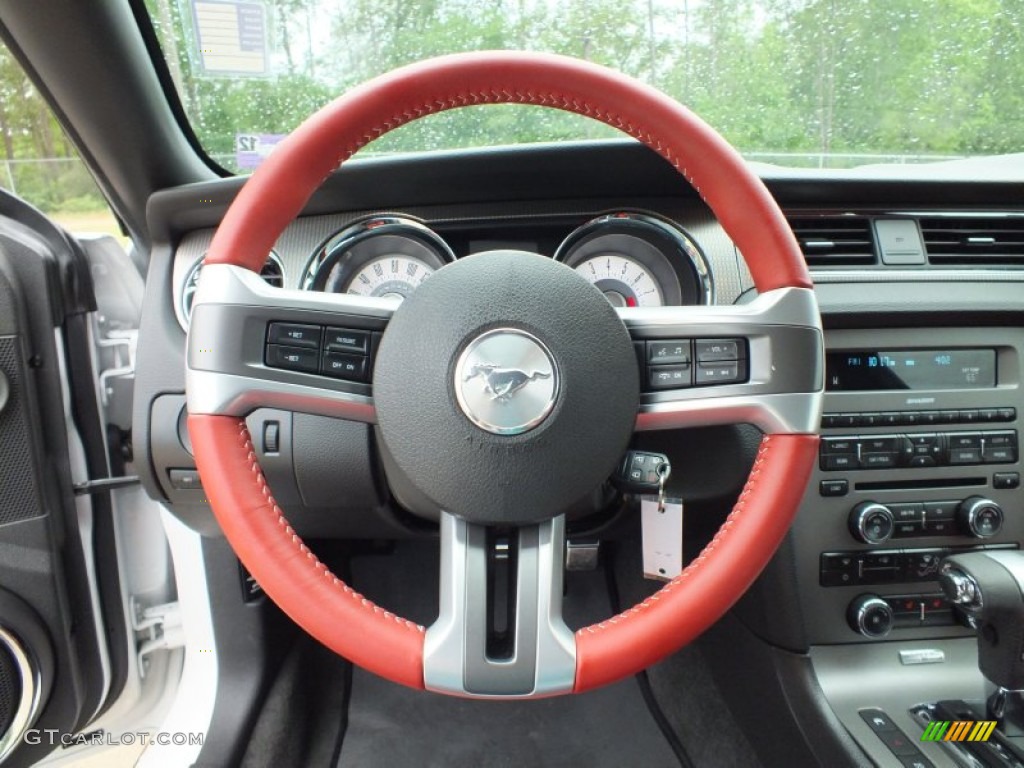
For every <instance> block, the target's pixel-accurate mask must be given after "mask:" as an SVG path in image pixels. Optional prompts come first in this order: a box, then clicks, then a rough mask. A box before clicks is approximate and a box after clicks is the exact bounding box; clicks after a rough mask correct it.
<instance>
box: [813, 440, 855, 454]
mask: <svg viewBox="0 0 1024 768" xmlns="http://www.w3.org/2000/svg"><path fill="white" fill-rule="evenodd" d="M821 452H822V453H856V452H857V439H856V438H854V437H825V438H822V440H821Z"/></svg>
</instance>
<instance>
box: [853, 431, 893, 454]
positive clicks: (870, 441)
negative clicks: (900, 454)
mask: <svg viewBox="0 0 1024 768" xmlns="http://www.w3.org/2000/svg"><path fill="white" fill-rule="evenodd" d="M902 442H903V439H902V438H901V437H899V436H897V435H878V436H877V437H876V436H875V435H872V436H871V437H862V438H861V439H860V449H861V450H862V451H864V452H865V453H896V452H897V451H899V450H900V447H901V446H900V443H902Z"/></svg>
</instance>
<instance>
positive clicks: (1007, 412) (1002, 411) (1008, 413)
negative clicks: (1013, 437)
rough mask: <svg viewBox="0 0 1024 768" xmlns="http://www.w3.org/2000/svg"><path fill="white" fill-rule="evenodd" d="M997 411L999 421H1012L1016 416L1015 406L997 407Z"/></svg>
mask: <svg viewBox="0 0 1024 768" xmlns="http://www.w3.org/2000/svg"><path fill="white" fill-rule="evenodd" d="M996 410H998V412H999V421H1013V420H1014V419H1016V418H1017V409H1016V408H997V409H996Z"/></svg>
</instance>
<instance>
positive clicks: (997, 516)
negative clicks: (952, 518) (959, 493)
mask: <svg viewBox="0 0 1024 768" xmlns="http://www.w3.org/2000/svg"><path fill="white" fill-rule="evenodd" d="M956 516H957V522H958V523H959V524H960V527H961V529H962V530H963V532H964V533H966V534H968V535H970V536H974V537H976V538H979V539H988V538H991V537H992V536H995V535H996V534H997V533H999V531H1000V530H1001V529H1002V527H1003V508H1002V507H1000V506H999V505H998V504H996V503H995V502H994V501H992V500H991V499H986V498H985V497H983V496H971V497H970V498H969V499H964V502H963V503H962V504H961V505H960V508H959V509H958V510H957V515H956Z"/></svg>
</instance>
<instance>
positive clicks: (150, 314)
mask: <svg viewBox="0 0 1024 768" xmlns="http://www.w3.org/2000/svg"><path fill="white" fill-rule="evenodd" d="M598 159H599V160H600V162H598ZM663 166H664V164H663V163H662V162H661V161H660V160H659V159H657V158H656V157H653V156H650V153H648V152H646V150H643V149H642V148H639V147H634V146H631V145H625V144H624V145H614V146H613V147H611V148H608V147H604V148H598V147H594V146H588V145H581V146H578V147H573V148H569V149H565V148H562V149H559V150H558V151H556V150H554V149H544V148H535V149H517V150H504V151H494V150H490V151H485V152H480V153H463V154H460V155H457V156H454V157H453V156H446V155H440V156H438V157H436V158H412V159H406V160H404V161H399V160H391V159H387V160H379V161H367V162H365V163H353V164H352V167H350V168H347V169H346V171H347V173H346V172H345V171H343V172H342V173H340V174H338V178H336V179H331V180H329V181H328V183H327V185H326V186H325V188H324V189H323V190H321V192H319V193H318V194H317V196H315V197H314V199H313V200H312V201H311V203H310V205H309V207H308V209H307V212H306V214H305V215H303V216H301V217H300V218H299V219H297V220H296V221H295V222H293V224H292V225H291V226H290V227H289V228H288V229H287V230H286V231H285V232H284V234H283V235H282V236H281V237H280V239H279V240H278V242H277V243H276V244H275V246H274V252H273V254H272V256H271V259H270V261H269V262H268V266H267V267H265V272H264V278H265V279H266V280H267V281H268V282H270V283H272V284H274V285H280V286H283V287H286V288H292V289H300V290H312V291H338V292H353V293H361V294H363V295H367V296H378V297H387V298H390V299H391V300H392V301H394V300H403V299H404V298H405V297H407V296H408V295H409V294H410V293H411V292H413V291H415V290H416V287H417V285H419V284H421V283H422V282H423V281H424V280H429V279H430V276H431V275H432V274H433V273H434V272H436V271H437V270H438V269H442V268H443V267H444V265H445V264H448V263H451V262H452V261H454V260H456V259H465V258H487V256H486V252H487V251H491V250H502V249H511V250H528V251H533V252H536V253H540V254H542V255H544V256H547V257H550V258H553V259H557V260H560V261H563V262H564V263H565V264H567V265H568V266H570V267H572V268H573V269H576V270H577V271H578V272H580V274H582V275H583V276H584V277H586V278H587V279H589V280H590V281H591V282H593V283H594V284H595V285H596V286H597V287H598V288H599V289H600V290H601V291H602V292H604V294H605V296H606V297H607V298H608V300H609V301H610V302H611V303H612V304H613V305H615V306H634V305H635V306H639V307H644V306H658V305H666V306H672V305H677V306H681V305H690V304H715V305H726V306H727V305H732V304H738V303H744V302H746V301H748V300H750V299H752V298H753V297H754V295H755V293H754V290H753V284H752V281H751V278H750V275H749V272H748V271H747V269H746V266H745V264H744V262H743V259H742V258H741V257H740V254H739V253H738V252H737V250H736V248H735V247H734V245H733V243H732V242H731V241H730V240H729V238H728V237H727V236H726V235H725V233H724V231H723V230H722V229H721V227H720V226H719V224H718V222H717V221H716V219H715V217H714V216H713V214H712V213H711V211H710V210H709V209H708V208H707V207H706V206H705V205H704V203H703V202H702V201H701V200H700V198H699V195H698V194H697V193H696V192H695V191H694V190H693V189H691V188H689V187H687V186H686V185H681V184H680V181H679V179H678V178H677V177H676V176H675V175H674V172H673V171H672V170H671V169H670V168H669V167H667V166H664V167H663ZM456 171H457V172H456ZM762 176H763V178H764V180H765V183H766V184H767V186H768V187H769V190H770V191H771V192H772V193H773V194H774V195H775V197H776V199H777V200H779V202H780V204H781V205H782V207H783V210H784V213H785V214H786V216H787V218H788V219H789V221H790V224H791V226H792V227H793V229H794V232H795V234H796V235H797V240H798V242H799V243H800V245H801V247H802V249H803V251H804V254H805V257H806V259H807V261H808V263H809V265H810V267H811V270H812V277H813V279H814V282H815V291H816V294H817V298H818V302H819V306H820V308H821V311H822V317H823V324H824V327H825V331H826V333H825V346H826V357H827V370H826V393H825V400H824V403H825V404H824V413H823V414H822V421H821V430H822V436H823V439H822V444H821V453H820V456H819V464H818V467H817V469H816V470H815V472H814V473H813V475H812V477H811V480H810V482H809V483H808V485H807V487H806V488H805V489H804V495H803V501H802V503H801V507H800V510H799V512H798V516H797V520H796V523H795V525H794V526H793V528H792V530H791V532H790V534H789V536H788V538H787V541H786V543H785V544H784V545H783V547H782V549H781V550H780V552H779V553H778V555H777V556H776V558H775V559H774V560H773V562H772V564H771V565H770V566H769V567H768V569H767V570H766V571H765V572H764V574H763V575H762V576H761V578H760V579H759V580H758V581H757V583H756V584H755V585H754V587H753V588H752V589H751V590H750V592H749V593H748V594H747V596H746V597H745V598H743V600H741V602H740V603H739V604H738V605H737V607H736V610H735V614H736V616H737V617H739V619H740V620H741V621H742V622H743V624H744V625H745V626H746V627H747V628H748V629H749V631H750V632H751V633H753V635H755V636H757V637H758V638H760V639H761V640H763V641H765V642H766V643H767V644H768V645H769V646H770V647H772V648H776V649H784V650H786V651H787V652H792V653H799V654H807V655H808V657H809V658H810V659H811V663H812V665H813V669H814V673H815V675H816V679H817V680H818V682H817V683H816V684H815V685H820V690H821V692H822V693H823V695H824V696H825V698H826V699H827V700H828V703H829V705H830V707H831V709H832V711H834V712H835V713H836V715H837V716H838V717H839V718H840V720H841V722H842V724H843V726H845V728H846V730H847V731H848V732H849V733H850V734H852V735H853V737H854V738H855V739H856V740H857V741H858V743H859V744H860V746H861V747H862V748H863V749H864V750H865V751H866V752H867V753H868V754H869V755H871V756H872V757H873V759H876V761H877V762H879V763H880V764H886V763H885V761H886V759H891V756H889V757H888V758H887V757H886V755H888V753H887V752H886V751H885V750H886V747H885V745H884V743H882V741H881V740H879V739H878V738H877V736H876V735H875V734H874V733H873V732H872V731H871V730H870V727H869V726H868V724H867V723H866V722H865V721H864V720H863V719H862V718H861V717H860V716H859V714H858V713H859V712H860V711H861V710H862V709H864V708H865V707H869V706H870V707H881V708H883V709H885V710H886V711H887V712H889V713H890V715H892V716H893V718H894V719H895V720H896V721H897V723H898V724H899V725H900V726H901V727H902V728H904V729H905V730H907V731H910V730H911V728H912V727H914V726H912V725H911V724H910V723H909V722H908V720H907V718H909V717H910V715H909V714H906V713H907V712H909V710H910V707H911V706H913V705H914V704H915V703H918V701H920V700H924V699H925V698H926V691H928V690H930V689H928V687H927V674H928V669H929V668H928V664H929V663H942V664H946V665H947V666H946V667H945V668H944V669H945V670H946V672H948V673H949V674H950V675H952V677H953V679H955V680H957V681H959V682H958V685H960V689H959V690H957V691H945V690H944V691H943V692H942V695H946V696H949V695H962V696H963V697H964V698H972V697H976V695H977V694H978V691H976V690H974V689H975V688H980V678H978V677H977V672H976V667H974V666H972V665H973V664H974V662H973V657H972V656H971V653H970V648H971V647H972V645H973V642H974V640H973V631H972V630H970V629H969V628H967V627H964V626H962V625H961V624H960V623H959V622H958V620H957V618H956V616H955V614H954V613H953V611H952V610H951V609H950V607H949V605H948V604H946V603H945V601H944V599H943V598H942V597H941V595H940V594H939V590H938V586H937V582H936V581H935V569H936V566H937V563H938V562H939V561H940V560H941V558H942V557H943V556H945V555H946V554H948V553H951V552H960V551H969V550H973V549H978V548H1010V549H1015V548H1018V547H1019V546H1020V542H1021V541H1022V540H1024V518H1022V517H1021V514H1020V510H1021V508H1022V504H1021V501H1022V490H1021V488H1020V472H1021V460H1020V444H1019V439H1020V438H1019V436H1020V432H1021V429H1022V428H1024V427H1022V424H1021V419H1022V414H1024V390H1022V386H1021V381H1022V376H1024V363H1022V361H1024V302H1022V301H1021V296H1022V295H1024V294H1022V292H1021V289H1022V288H1024V270H1022V269H1021V266H1024V258H1022V257H1021V255H1019V244H1018V245H1015V243H1017V242H1018V241H1019V240H1020V236H1019V235H1020V233H1021V232H1022V231H1024V224H1022V223H1024V199H1021V198H1024V193H1022V191H1021V190H1020V189H1019V188H1014V189H1010V188H1009V187H1008V186H1003V185H999V184H995V183H992V184H986V183H981V182H973V181H964V180H959V181H958V180H947V181H945V182H943V183H937V182H935V181H934V180H929V179H924V180H921V181H917V182H911V181H907V180H885V179H882V180H879V179H874V178H870V177H864V178H857V177H856V176H855V175H853V176H850V177H844V176H842V175H841V174H836V175H831V176H829V175H825V174H819V175H814V174H811V173H810V172H808V173H806V174H803V173H801V172H786V173H783V172H781V171H778V170H772V169H764V170H763V173H762ZM496 180H498V181H500V183H497V181H496ZM237 189H238V181H237V180H225V181H222V182H214V183H210V184H202V185H195V187H194V188H190V189H185V190H176V191H172V192H168V193H161V194H159V195H157V196H156V197H155V198H154V199H153V200H152V201H151V205H150V216H151V218H152V219H153V220H154V223H155V226H154V229H155V230H156V231H162V232H163V233H164V236H163V240H162V241H161V242H159V243H158V244H157V247H156V249H155V250H154V254H153V260H152V266H151V274H150V278H149V280H148V281H147V291H148V292H149V293H148V295H147V303H146V306H145V308H144V315H145V316H144V320H143V322H144V327H143V331H144V334H145V338H146V340H147V343H146V345H143V346H140V364H139V368H138V371H139V373H138V381H137V385H136V409H137V411H136V419H135V422H136V424H137V425H140V426H139V427H138V428H137V435H136V444H137V445H141V446H144V448H143V450H145V451H147V453H148V458H149V462H148V468H147V471H145V472H144V473H143V479H144V482H146V484H147V487H149V489H150V492H151V493H153V494H154V495H157V496H160V497H162V498H164V499H166V500H167V502H168V503H169V504H170V505H171V507H172V509H173V510H174V511H175V513H176V514H177V515H178V516H179V517H181V518H182V519H184V520H186V521H187V522H188V523H189V524H190V525H192V526H193V527H196V528H197V529H199V530H204V531H206V532H208V533H213V532H214V531H215V525H214V524H213V522H212V519H211V518H210V513H209V509H208V507H207V506H206V504H205V499H204V496H203V492H202V488H201V485H200V482H199V478H198V475H197V474H196V473H195V471H194V462H193V461H192V457H191V453H190V447H189V445H188V442H187V440H188V438H187V432H186V431H185V429H184V421H183V415H182V414H183V409H184V396H183V390H184V386H183V377H182V371H183V368H184V364H183V357H182V355H183V352H184V344H185V329H186V328H187V324H188V306H189V305H188V300H189V296H190V293H191V292H193V291H194V286H195V276H196V271H197V269H198V268H199V265H200V264H201V261H202V258H203V255H204V254H205V252H206V250H207V248H208V247H209V244H210V241H211V239H212V236H213V233H214V231H215V227H216V224H217V222H218V220H219V217H220V216H222V215H223V211H224V209H225V208H226V206H227V204H228V203H229V202H230V200H231V199H232V197H233V196H234V194H235V193H236V192H237ZM581 190H586V194H585V195H581V194H580V191H581ZM197 197H199V198H201V199H203V200H212V201H213V205H212V206H210V205H209V204H205V205H202V206H200V205H196V204H195V203H194V202H193V201H194V200H195V199H196V198H197ZM894 233H895V235H894ZM1015 249H1017V250H1015ZM359 386H366V385H359ZM645 396H657V393H653V395H645ZM248 423H249V428H250V432H251V433H252V434H253V435H254V436H256V438H257V439H256V442H257V445H256V451H257V455H258V457H259V460H260V463H261V465H262V466H263V467H264V469H265V472H266V474H267V477H268V481H269V483H270V485H271V486H272V487H273V488H274V489H275V495H276V496H277V498H278V500H279V501H280V502H281V503H282V506H283V507H284V508H285V511H286V513H287V515H288V518H289V521H290V522H291V523H292V524H293V526H294V527H295V528H296V530H298V531H299V532H300V533H301V534H302V535H304V536H312V537H317V536H319V537H352V538H374V537H380V538H402V537H410V536H422V535H431V533H432V529H431V526H430V525H429V523H427V522H425V521H424V520H423V519H422V517H417V516H412V515H409V514H407V513H406V512H405V511H404V510H407V509H421V508H423V507H424V506H429V503H430V502H429V500H427V499H423V498H420V497H417V496H416V494H415V491H414V490H413V489H411V488H408V487H403V485H402V483H401V482H395V478H394V475H393V472H392V467H390V466H389V457H388V456H387V453H386V451H385V450H384V447H383V445H382V444H381V441H380V440H379V436H378V435H377V434H376V430H375V429H374V427H372V426H368V425H365V424H356V423H352V422H344V421H340V420H336V419H329V418H325V417H319V416H309V415H304V414H300V413H290V412H287V411H281V410H275V409H261V410H259V411H257V412H255V413H253V414H251V415H250V416H249V418H248ZM759 438H760V433H759V432H758V431H757V430H756V429H754V428H753V427H749V426H745V425H737V426H735V427H729V428H724V427H718V428H706V429H700V430H691V431H689V432H685V433H682V432H675V431H672V430H666V431H664V432H645V433H640V434H638V436H637V437H636V439H635V444H634V446H632V447H634V448H636V449H640V450H652V451H659V452H664V453H666V454H668V455H670V456H671V457H672V462H673V465H674V466H676V467H678V468H680V469H679V470H678V471H677V472H673V475H672V478H671V481H670V484H671V488H670V491H671V492H672V493H674V494H676V495H679V496H681V497H683V498H684V499H686V500H687V505H688V506H687V508H688V510H689V511H688V513H687V518H686V525H685V541H686V554H687V557H693V556H696V555H697V553H699V550H700V548H701V547H702V546H703V544H704V543H706V542H707V540H708V539H709V538H710V536H711V535H712V534H713V533H714V531H715V529H716V528H717V526H718V524H719V523H720V522H721V520H722V519H723V517H724V514H725V512H726V511H727V510H728V508H729V506H731V502H732V500H733V499H735V496H736V494H737V493H738V491H739V489H740V486H741V484H742V482H743V480H744V479H745V477H746V474H747V472H748V471H749V468H750V465H751V462H752V461H753V456H754V452H755V450H756V446H757V443H758V440H759ZM340 478H344V484H343V485H342V484H341V481H340ZM628 509H629V508H628V505H627V506H626V507H623V506H621V505H620V504H619V503H618V502H617V501H616V499H615V497H614V495H613V494H611V493H610V492H609V491H608V489H601V490H600V491H599V492H597V493H595V498H593V499H589V500H586V501H585V502H584V503H583V504H582V505H581V507H580V508H579V509H573V510H570V511H569V521H570V538H573V537H576V538H582V539H593V538H609V537H610V538H615V537H616V536H620V535H623V534H622V531H623V529H625V530H626V532H627V534H628V531H629V530H630V526H631V525H633V524H634V523H635V517H631V516H630V514H629V512H628ZM898 651H899V652H903V651H906V652H907V653H909V654H911V655H910V656H908V657H907V658H913V659H923V660H924V662H927V663H920V664H913V663H910V662H906V663H905V662H904V661H903V660H902V659H903V658H904V657H903V656H901V655H900V653H897V652H898ZM915 654H916V655H915ZM865 669H872V670H874V671H873V672H872V673H871V680H872V686H873V687H871V688H870V691H871V695H870V696H866V694H865V691H866V690H868V689H867V688H865V686H864V685H862V680H861V678H862V676H863V675H864V674H865ZM739 698H740V699H743V698H744V697H743V696H742V695H740V696H739ZM751 706H753V704H752V705H751ZM897 712H900V713H904V714H903V715H900V716H897V715H896V714H895V713H897ZM748 714H749V715H750V716H751V717H753V718H756V717H758V714H757V713H756V712H753V711H752V712H751V713H748ZM901 718H902V722H901ZM929 754H931V753H929ZM940 763H941V761H937V764H940Z"/></svg>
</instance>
